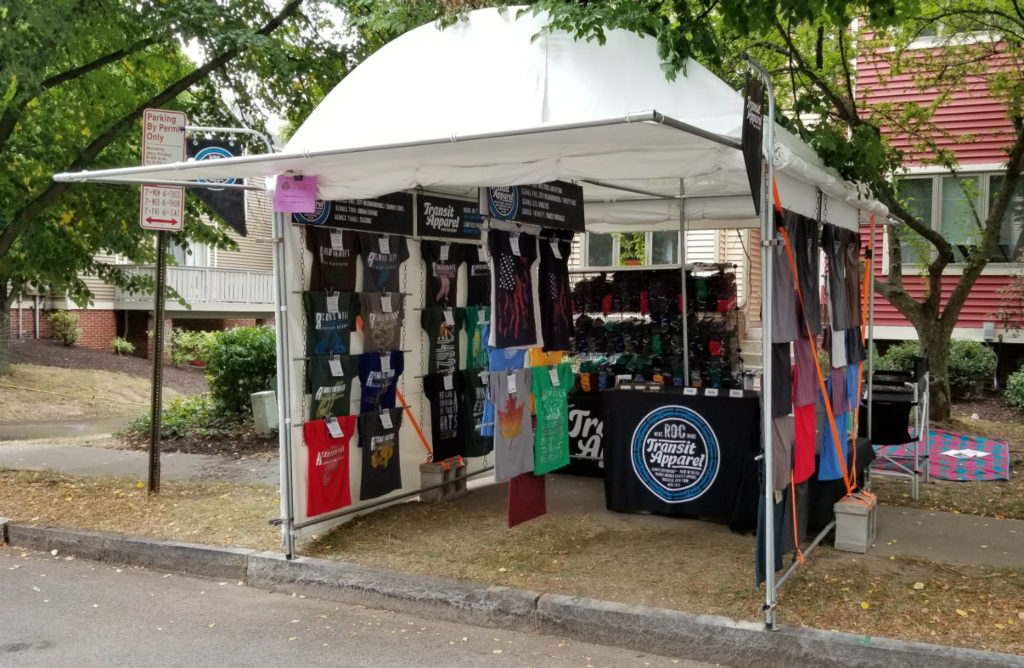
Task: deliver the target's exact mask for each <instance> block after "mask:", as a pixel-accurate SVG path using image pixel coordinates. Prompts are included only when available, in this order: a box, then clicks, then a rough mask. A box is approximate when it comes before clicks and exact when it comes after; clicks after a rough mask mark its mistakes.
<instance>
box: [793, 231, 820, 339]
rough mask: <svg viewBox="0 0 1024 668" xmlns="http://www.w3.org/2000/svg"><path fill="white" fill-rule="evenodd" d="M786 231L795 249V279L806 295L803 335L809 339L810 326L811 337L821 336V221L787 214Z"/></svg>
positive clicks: (801, 292) (802, 314)
mask: <svg viewBox="0 0 1024 668" xmlns="http://www.w3.org/2000/svg"><path fill="white" fill-rule="evenodd" d="M785 218H786V232H787V233H788V234H789V243H790V246H792V248H793V262H794V263H795V264H796V278H797V281H798V282H799V285H800V294H801V295H802V296H803V305H804V308H803V311H801V317H802V320H801V322H800V336H802V337H804V338H806V337H807V326H810V328H811V334H812V335H814V336H817V335H818V334H821V294H820V291H819V289H818V256H819V254H820V247H819V246H818V222H817V221H815V220H813V219H811V218H808V217H807V216H803V215H800V214H799V213H794V212H792V211H786V214H785Z"/></svg>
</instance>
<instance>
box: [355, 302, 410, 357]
mask: <svg viewBox="0 0 1024 668" xmlns="http://www.w3.org/2000/svg"><path fill="white" fill-rule="evenodd" d="M359 301H360V302H361V303H362V306H363V309H362V314H363V351H364V352H368V353H376V352H384V351H385V350H398V349H399V348H401V347H402V343H401V341H402V325H403V324H404V323H405V298H404V297H403V296H402V294H401V293H398V292H362V293H360V294H359Z"/></svg>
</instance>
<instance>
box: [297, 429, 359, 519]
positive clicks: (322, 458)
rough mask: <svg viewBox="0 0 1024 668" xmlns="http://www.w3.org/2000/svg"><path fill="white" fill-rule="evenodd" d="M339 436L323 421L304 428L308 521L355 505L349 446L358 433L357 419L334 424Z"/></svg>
mask: <svg viewBox="0 0 1024 668" xmlns="http://www.w3.org/2000/svg"><path fill="white" fill-rule="evenodd" d="M332 426H333V428H334V430H335V433H336V434H337V435H336V436H335V435H333V434H331V432H330V430H329V429H328V427H327V422H325V421H324V420H313V421H310V422H306V423H305V424H303V425H302V440H303V441H304V442H305V443H306V451H307V453H308V459H307V463H306V517H315V516H317V515H322V514H324V513H329V512H332V511H334V510H338V509H339V508H344V507H345V506H349V505H351V504H352V493H351V491H350V487H349V468H348V462H349V443H350V441H351V440H352V436H353V434H355V432H356V416H354V415H348V416H345V417H341V418H337V419H336V420H333V422H332Z"/></svg>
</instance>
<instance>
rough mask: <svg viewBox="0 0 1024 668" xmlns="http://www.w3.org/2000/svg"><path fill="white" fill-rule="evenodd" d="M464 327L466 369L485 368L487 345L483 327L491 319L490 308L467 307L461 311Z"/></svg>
mask: <svg viewBox="0 0 1024 668" xmlns="http://www.w3.org/2000/svg"><path fill="white" fill-rule="evenodd" d="M463 313H464V314H465V317H464V325H465V327H466V368H467V369H486V368H487V357H488V356H487V344H486V339H485V338H484V326H485V324H486V323H487V321H488V320H489V319H490V317H491V309H490V307H487V306H485V307H482V308H481V307H477V306H467V307H466V308H464V309H463Z"/></svg>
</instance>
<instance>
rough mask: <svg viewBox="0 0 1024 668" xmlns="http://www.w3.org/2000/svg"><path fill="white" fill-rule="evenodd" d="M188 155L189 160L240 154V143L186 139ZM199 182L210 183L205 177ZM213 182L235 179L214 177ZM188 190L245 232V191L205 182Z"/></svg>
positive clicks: (244, 234) (214, 158)
mask: <svg viewBox="0 0 1024 668" xmlns="http://www.w3.org/2000/svg"><path fill="white" fill-rule="evenodd" d="M185 147H186V150H187V152H188V157H189V158H190V159H191V160H196V161H200V160H221V159H223V158H233V157H235V156H236V155H241V147H240V146H239V145H238V144H236V143H235V142H228V141H221V140H219V139H190V140H189V141H188V143H187V144H186V145H185ZM199 182H200V183H211V181H210V180H207V179H199ZM213 182H215V183H224V184H234V183H238V182H239V180H236V179H217V180H216V181H213ZM189 192H190V193H192V194H193V195H195V196H196V197H198V198H199V199H200V200H202V201H203V202H205V203H206V204H207V205H208V206H209V207H210V208H211V209H213V212H214V213H216V214H217V215H218V216H220V217H221V218H222V219H223V220H224V222H225V223H227V224H228V225H229V226H230V227H231V229H233V230H235V231H236V232H238V233H239V234H241V235H242V236H243V237H244V236H246V228H245V193H244V192H243V191H241V190H236V189H233V188H217V187H215V186H209V187H206V188H192V189H190V190H189Z"/></svg>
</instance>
